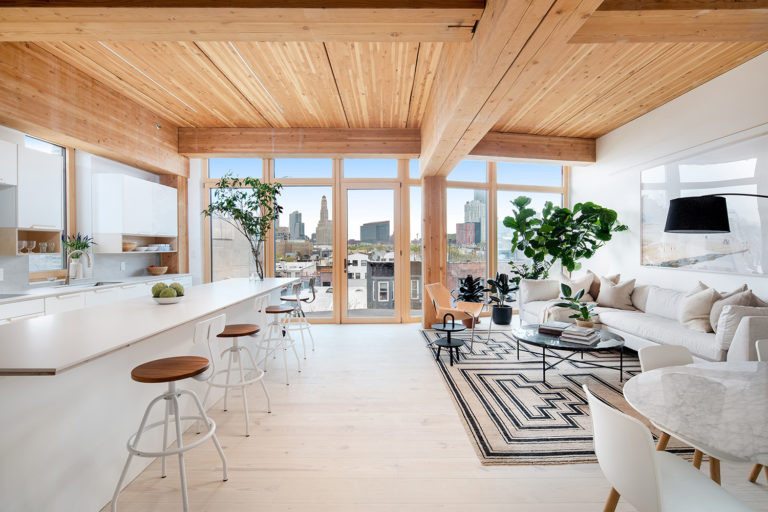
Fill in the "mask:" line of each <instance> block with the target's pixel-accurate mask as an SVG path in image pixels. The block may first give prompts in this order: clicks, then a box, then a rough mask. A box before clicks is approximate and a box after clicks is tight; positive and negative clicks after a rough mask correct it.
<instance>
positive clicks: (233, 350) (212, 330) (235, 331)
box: [195, 315, 272, 437]
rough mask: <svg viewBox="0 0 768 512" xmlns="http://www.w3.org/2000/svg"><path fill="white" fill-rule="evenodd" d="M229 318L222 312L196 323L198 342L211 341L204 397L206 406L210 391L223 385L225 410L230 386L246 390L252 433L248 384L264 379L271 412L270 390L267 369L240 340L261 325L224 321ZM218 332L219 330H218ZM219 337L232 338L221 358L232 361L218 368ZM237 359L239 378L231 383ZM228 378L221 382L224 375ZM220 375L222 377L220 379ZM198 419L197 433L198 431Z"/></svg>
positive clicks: (247, 432) (245, 406) (245, 404)
mask: <svg viewBox="0 0 768 512" xmlns="http://www.w3.org/2000/svg"><path fill="white" fill-rule="evenodd" d="M225 321H226V317H225V315H219V316H217V317H214V318H212V319H210V320H205V321H203V322H200V323H198V324H197V325H196V326H195V343H203V342H206V343H207V344H208V351H209V352H210V354H211V361H213V363H212V365H211V366H212V371H211V372H210V376H209V377H208V379H207V381H206V382H207V383H208V389H207V390H206V391H205V397H204V398H203V406H205V403H206V402H207V401H208V395H209V394H210V393H211V389H212V388H224V410H225V411H226V410H227V395H228V393H229V390H230V388H240V390H241V391H242V393H243V409H244V410H245V437H248V436H250V435H251V431H250V418H249V416H248V394H247V392H246V387H247V386H249V385H251V384H253V383H254V382H257V381H258V382H260V383H261V389H263V390H264V396H266V397H267V412H269V413H271V412H272V407H271V406H270V401H269V392H268V391H267V387H266V386H265V385H264V371H262V370H261V369H260V368H259V367H258V366H257V365H256V359H254V357H253V354H252V353H251V350H250V349H249V348H248V347H247V346H245V345H241V344H240V338H241V337H244V336H255V335H256V334H258V333H259V331H260V328H259V326H258V325H256V324H229V325H224V324H225ZM222 326H223V327H222ZM216 333H218V334H216ZM220 339H231V340H232V346H231V347H228V348H226V349H224V350H223V351H222V352H221V358H222V360H223V359H225V357H227V355H228V356H229V363H228V364H227V368H226V369H221V370H217V369H216V356H215V355H214V347H215V346H216V344H217V342H218V341H219V340H220ZM243 352H244V353H245V355H247V356H248V359H249V360H250V363H251V366H250V368H247V367H246V366H245V365H244V364H243ZM233 362H234V363H237V371H238V375H239V379H238V380H236V382H233V383H230V379H231V378H232V370H233V368H232V363H233ZM220 377H223V378H224V379H225V380H224V382H221V378H220ZM217 379H218V380H219V381H218V382H217ZM199 426H200V424H199V422H198V433H200V431H199Z"/></svg>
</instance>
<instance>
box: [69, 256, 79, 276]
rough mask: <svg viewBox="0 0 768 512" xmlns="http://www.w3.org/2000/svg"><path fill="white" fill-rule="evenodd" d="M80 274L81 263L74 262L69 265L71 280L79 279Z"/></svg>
mask: <svg viewBox="0 0 768 512" xmlns="http://www.w3.org/2000/svg"><path fill="white" fill-rule="evenodd" d="M79 273H80V262H79V261H76V260H73V261H72V262H70V264H69V278H70V279H78V277H77V276H78V274H79Z"/></svg>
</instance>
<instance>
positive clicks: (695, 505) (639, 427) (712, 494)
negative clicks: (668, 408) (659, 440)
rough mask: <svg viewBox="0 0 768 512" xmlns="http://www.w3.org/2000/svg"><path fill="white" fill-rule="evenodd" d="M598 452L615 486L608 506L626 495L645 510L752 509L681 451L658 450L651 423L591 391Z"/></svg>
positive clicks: (729, 511) (730, 511)
mask: <svg viewBox="0 0 768 512" xmlns="http://www.w3.org/2000/svg"><path fill="white" fill-rule="evenodd" d="M583 388H584V393H585V394H586V396H587V401H588V403H589V410H590V415H591V416H592V424H593V431H594V442H595V454H596V455H597V461H598V463H599V464H600V469H601V470H602V471H603V474H604V475H605V477H606V478H607V479H608V481H609V482H610V484H611V485H612V486H613V488H612V489H611V493H610V495H609V496H608V501H607V502H606V504H605V508H604V509H603V510H604V512H605V511H613V510H615V508H616V505H617V504H618V502H619V498H620V497H624V499H626V500H627V501H628V502H629V503H631V504H632V505H633V506H634V507H635V508H637V509H638V510H639V511H640V512H673V511H685V512H687V511H690V510H696V511H698V512H726V511H727V512H739V511H747V510H752V509H750V508H749V507H747V506H746V505H745V504H743V503H742V502H740V501H739V500H738V499H736V498H735V497H734V496H733V495H731V494H730V493H729V492H728V491H726V490H725V489H723V488H722V487H720V486H719V485H717V484H715V483H714V482H712V481H711V480H709V479H708V478H707V477H706V476H704V475H703V474H701V472H699V471H697V470H695V469H694V468H693V467H692V466H691V465H689V464H688V463H686V462H685V461H684V460H683V459H681V458H680V457H677V456H676V455H673V454H671V453H669V452H665V451H658V450H656V449H655V447H654V446H653V437H652V436H651V431H650V430H648V427H646V426H645V425H643V424H642V423H641V422H640V421H638V420H636V419H635V418H632V417H631V416H627V415H626V414H624V413H622V412H620V411H618V410H616V409H614V408H613V407H611V406H610V405H607V404H605V403H603V402H602V401H601V400H599V399H598V398H596V397H595V396H594V395H592V393H590V392H589V388H587V386H586V385H584V386H583Z"/></svg>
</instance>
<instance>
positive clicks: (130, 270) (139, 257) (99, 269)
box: [93, 253, 160, 281]
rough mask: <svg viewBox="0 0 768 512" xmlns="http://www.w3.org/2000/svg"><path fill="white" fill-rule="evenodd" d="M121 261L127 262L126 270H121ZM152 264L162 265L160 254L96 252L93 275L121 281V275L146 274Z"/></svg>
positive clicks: (136, 275)
mask: <svg viewBox="0 0 768 512" xmlns="http://www.w3.org/2000/svg"><path fill="white" fill-rule="evenodd" d="M121 262H125V271H122V270H120V263H121ZM150 265H160V255H159V254H152V253H148V254H130V255H122V254H95V255H94V267H93V277H94V279H97V280H99V281H112V280H117V281H119V280H120V278H121V277H138V276H146V275H149V274H148V273H147V270H146V269H147V267H148V266H150Z"/></svg>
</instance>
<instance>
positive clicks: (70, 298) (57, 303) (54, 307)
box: [45, 292, 85, 315]
mask: <svg viewBox="0 0 768 512" xmlns="http://www.w3.org/2000/svg"><path fill="white" fill-rule="evenodd" d="M84 307H85V294H84V293H83V292H78V293H68V294H65V295H57V296H55V297H46V298H45V314H46V315H53V314H55V313H63V312H65V311H74V310H75V309H81V308H84Z"/></svg>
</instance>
